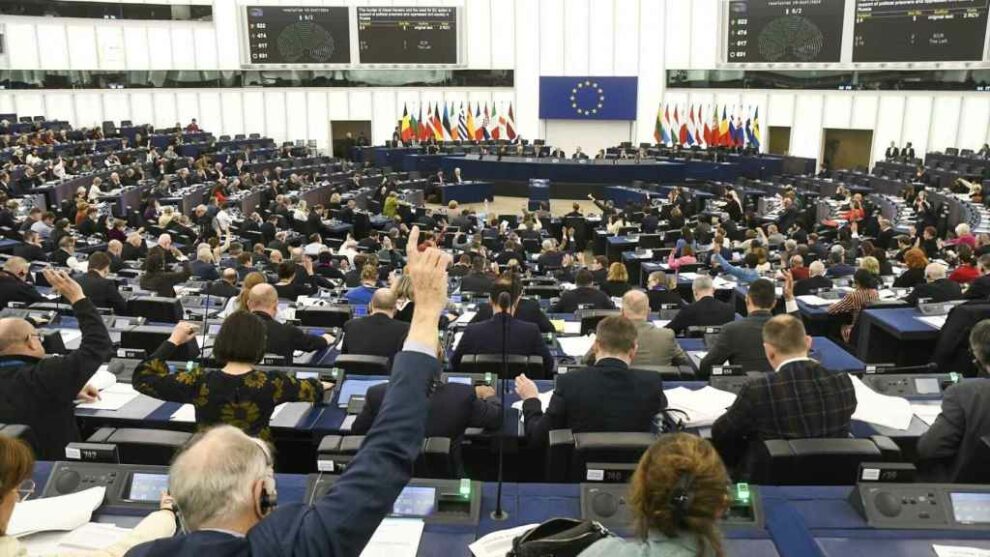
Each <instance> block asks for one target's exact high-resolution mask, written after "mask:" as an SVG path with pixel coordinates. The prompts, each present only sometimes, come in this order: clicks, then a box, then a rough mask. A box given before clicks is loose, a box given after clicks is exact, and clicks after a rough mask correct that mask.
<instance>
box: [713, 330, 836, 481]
mask: <svg viewBox="0 0 990 557" xmlns="http://www.w3.org/2000/svg"><path fill="white" fill-rule="evenodd" d="M760 349H761V350H762V346H761V347H760ZM855 410H856V391H855V390H854V389H853V384H852V381H851V380H850V379H849V376H848V375H846V374H845V373H831V372H829V371H827V370H826V369H825V368H823V367H822V366H821V364H819V363H818V362H816V361H814V360H797V361H792V362H789V363H787V364H785V365H784V366H782V367H781V368H780V370H779V371H777V372H776V373H768V374H766V376H764V377H761V378H759V379H754V380H752V381H749V382H748V383H746V384H745V385H744V386H743V388H742V390H740V391H739V394H738V395H737V396H736V401H735V402H734V403H733V404H732V406H730V407H729V410H728V411H727V412H726V413H725V414H723V415H722V417H720V418H719V419H718V420H716V421H715V424H714V425H713V426H712V443H713V444H714V445H715V448H716V449H718V452H719V454H721V455H722V459H723V460H724V461H725V463H726V465H727V466H732V465H734V464H737V463H739V461H740V459H741V457H742V456H743V455H744V454H745V452H746V448H747V446H748V445H749V443H750V442H751V441H758V440H767V439H804V438H809V437H847V436H848V435H849V421H850V420H851V419H852V414H853V412H854V411H855Z"/></svg>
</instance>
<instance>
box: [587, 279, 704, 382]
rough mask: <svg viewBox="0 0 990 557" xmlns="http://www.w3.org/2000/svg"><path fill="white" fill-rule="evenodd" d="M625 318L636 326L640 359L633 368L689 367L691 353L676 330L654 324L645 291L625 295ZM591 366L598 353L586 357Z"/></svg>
mask: <svg viewBox="0 0 990 557" xmlns="http://www.w3.org/2000/svg"><path fill="white" fill-rule="evenodd" d="M622 316H623V317H625V318H626V319H628V320H629V321H631V322H632V324H633V325H634V326H635V327H636V345H637V346H638V347H639V348H637V349H636V356H635V357H634V358H633V360H632V362H630V364H629V367H632V368H635V367H636V366H671V365H674V366H679V365H688V364H690V361H689V360H688V357H687V354H685V353H684V350H682V349H681V345H679V344H677V339H675V338H674V331H673V330H672V329H667V328H664V327H657V326H656V325H654V324H653V323H651V322H650V319H649V317H650V298H649V296H647V295H646V293H645V292H643V291H642V290H630V291H629V292H626V293H625V295H624V296H622ZM585 360H586V362H587V363H588V364H589V365H590V364H593V363H594V361H595V354H594V352H593V351H592V352H589V353H588V355H587V356H586V357H585Z"/></svg>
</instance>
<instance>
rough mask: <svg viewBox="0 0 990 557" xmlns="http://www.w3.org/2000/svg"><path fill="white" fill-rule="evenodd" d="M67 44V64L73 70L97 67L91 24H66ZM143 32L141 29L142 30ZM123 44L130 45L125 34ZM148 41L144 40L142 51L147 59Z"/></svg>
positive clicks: (94, 35)
mask: <svg viewBox="0 0 990 557" xmlns="http://www.w3.org/2000/svg"><path fill="white" fill-rule="evenodd" d="M65 31H66V35H67V37H68V41H69V44H70V45H72V48H70V49H68V54H69V65H68V68H70V69H73V70H91V69H94V68H98V67H100V66H99V59H98V57H97V55H96V29H94V28H93V26H92V25H67V26H66V28H65ZM142 32H143V31H142ZM124 38H125V41H124V44H125V45H127V46H130V45H129V44H128V41H127V37H126V36H125V37H124ZM147 48H148V41H145V42H144V45H143V48H142V51H144V52H145V56H146V58H145V59H147V52H146V51H147Z"/></svg>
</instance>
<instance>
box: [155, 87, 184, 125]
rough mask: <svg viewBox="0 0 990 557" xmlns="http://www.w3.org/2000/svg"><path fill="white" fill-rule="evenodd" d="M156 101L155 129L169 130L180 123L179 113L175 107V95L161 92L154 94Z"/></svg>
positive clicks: (170, 92) (169, 92)
mask: <svg viewBox="0 0 990 557" xmlns="http://www.w3.org/2000/svg"><path fill="white" fill-rule="evenodd" d="M154 99H155V122H154V124H155V127H157V128H169V127H172V126H174V125H175V124H176V122H178V121H179V113H178V110H177V108H176V106H175V93H174V92H172V91H161V92H155V93H154Z"/></svg>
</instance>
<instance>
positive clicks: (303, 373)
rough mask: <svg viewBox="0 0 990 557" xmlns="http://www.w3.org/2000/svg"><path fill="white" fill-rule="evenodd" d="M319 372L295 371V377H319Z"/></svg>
mask: <svg viewBox="0 0 990 557" xmlns="http://www.w3.org/2000/svg"><path fill="white" fill-rule="evenodd" d="M319 378H320V372H318V371H297V372H296V379H319Z"/></svg>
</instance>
